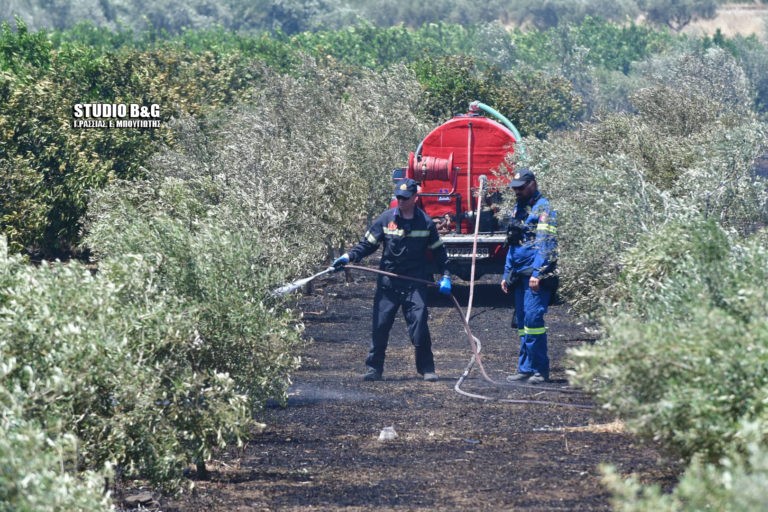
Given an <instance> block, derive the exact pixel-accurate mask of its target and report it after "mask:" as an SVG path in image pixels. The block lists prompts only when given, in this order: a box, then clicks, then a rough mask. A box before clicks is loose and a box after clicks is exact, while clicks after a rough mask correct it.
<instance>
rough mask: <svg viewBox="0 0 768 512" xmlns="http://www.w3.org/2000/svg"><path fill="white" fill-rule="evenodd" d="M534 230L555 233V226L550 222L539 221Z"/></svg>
mask: <svg viewBox="0 0 768 512" xmlns="http://www.w3.org/2000/svg"><path fill="white" fill-rule="evenodd" d="M536 231H545V232H547V233H551V234H553V235H555V234H557V227H556V226H553V225H552V224H547V223H544V222H539V224H538V225H537V226H536Z"/></svg>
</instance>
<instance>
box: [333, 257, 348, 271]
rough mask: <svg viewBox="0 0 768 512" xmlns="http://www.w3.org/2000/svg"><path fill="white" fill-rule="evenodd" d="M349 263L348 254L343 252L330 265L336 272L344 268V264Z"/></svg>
mask: <svg viewBox="0 0 768 512" xmlns="http://www.w3.org/2000/svg"><path fill="white" fill-rule="evenodd" d="M347 263H349V254H347V253H344V254H342V255H341V256H339V257H338V258H336V259H335V260H333V263H331V266H332V267H333V268H335V269H336V272H338V271H339V270H341V269H342V268H344V265H346V264H347Z"/></svg>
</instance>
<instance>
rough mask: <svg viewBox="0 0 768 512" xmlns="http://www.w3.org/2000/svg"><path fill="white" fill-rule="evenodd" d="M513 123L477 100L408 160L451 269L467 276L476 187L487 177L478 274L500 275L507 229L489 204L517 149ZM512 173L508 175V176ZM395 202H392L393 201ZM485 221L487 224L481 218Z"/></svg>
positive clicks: (410, 175)
mask: <svg viewBox="0 0 768 512" xmlns="http://www.w3.org/2000/svg"><path fill="white" fill-rule="evenodd" d="M477 105H480V108H484V109H486V110H487V111H490V112H491V113H493V114H495V115H497V116H498V117H499V118H501V119H503V121H504V122H503V123H502V122H500V121H498V120H496V119H492V118H489V117H485V116H483V115H481V114H480V112H479V110H478V107H477ZM510 127H511V128H512V129H514V125H512V123H511V122H510V121H509V120H507V119H506V118H504V117H503V116H502V115H501V114H498V113H497V112H496V111H494V110H493V109H491V108H490V107H487V106H486V105H483V104H479V103H476V102H475V103H473V104H472V105H470V112H469V113H467V114H461V115H457V116H454V117H453V118H451V119H449V120H448V121H446V122H445V123H443V124H441V125H440V126H438V127H437V128H435V129H434V130H432V131H431V132H430V133H429V134H428V135H427V136H426V137H425V138H424V140H423V141H422V142H421V144H420V145H419V147H418V148H417V149H416V151H415V152H412V153H411V154H410V156H409V158H408V167H407V168H406V169H405V176H406V177H408V178H412V179H414V180H416V181H418V182H419V183H420V189H419V206H420V207H421V208H422V209H423V210H424V211H425V212H427V214H428V215H429V216H430V217H432V218H433V219H434V220H435V221H436V223H437V224H438V229H439V230H440V235H441V238H442V239H443V241H444V243H445V246H446V249H447V250H448V255H449V257H450V258H451V263H450V267H451V271H452V272H453V273H454V274H457V275H459V276H460V277H462V278H464V279H467V276H468V275H469V263H470V261H471V260H472V255H473V252H472V247H473V246H474V245H473V243H474V237H473V234H474V231H475V226H476V222H475V217H474V215H475V214H476V212H477V210H478V209H477V197H475V196H476V195H477V190H478V188H479V186H480V180H481V176H485V177H486V185H485V194H484V195H483V198H482V200H483V201H485V202H486V203H485V204H483V205H482V207H481V210H483V207H486V208H485V210H484V211H481V215H480V236H479V237H478V240H477V242H478V243H477V249H476V253H475V258H476V266H477V272H478V274H486V273H487V274H500V273H502V272H503V267H504V258H505V257H506V244H505V242H506V228H505V226H502V225H500V224H499V223H498V222H497V220H498V219H496V218H495V216H494V211H493V209H491V208H488V206H489V204H488V203H490V202H491V201H490V199H491V196H490V194H491V193H494V192H495V193H496V195H497V196H498V195H499V192H503V191H504V190H505V189H506V187H504V186H502V187H499V188H500V190H498V191H494V190H493V189H491V187H492V186H493V184H496V185H498V184H499V182H501V183H502V184H505V183H506V182H507V181H508V179H509V178H505V177H504V176H505V175H504V174H503V173H501V174H500V173H499V171H500V170H502V169H506V166H505V160H506V159H507V156H508V155H510V154H511V153H513V152H514V150H515V143H516V142H517V138H518V137H516V134H517V130H516V129H515V130H514V132H513V130H512V129H510ZM507 175H508V174H507ZM393 204H394V203H393ZM484 220H486V222H483V221H484Z"/></svg>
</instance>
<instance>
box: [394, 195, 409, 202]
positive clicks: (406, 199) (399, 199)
mask: <svg viewBox="0 0 768 512" xmlns="http://www.w3.org/2000/svg"><path fill="white" fill-rule="evenodd" d="M395 197H396V198H397V200H398V201H408V200H409V199H412V198H413V196H411V197H403V196H395Z"/></svg>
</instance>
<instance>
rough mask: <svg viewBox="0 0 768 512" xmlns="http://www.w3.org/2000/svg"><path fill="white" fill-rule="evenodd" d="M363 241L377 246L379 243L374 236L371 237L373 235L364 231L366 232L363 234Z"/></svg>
mask: <svg viewBox="0 0 768 512" xmlns="http://www.w3.org/2000/svg"><path fill="white" fill-rule="evenodd" d="M365 239H366V240H368V242H370V243H372V244H377V243H379V241H378V240H376V237H375V236H373V235H372V234H371V232H370V231H366V232H365Z"/></svg>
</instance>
